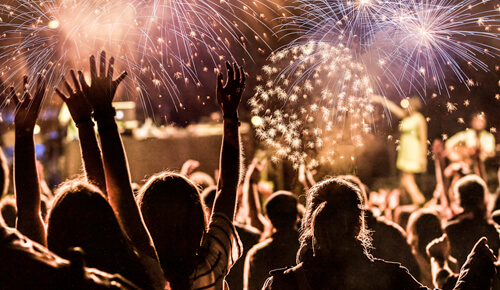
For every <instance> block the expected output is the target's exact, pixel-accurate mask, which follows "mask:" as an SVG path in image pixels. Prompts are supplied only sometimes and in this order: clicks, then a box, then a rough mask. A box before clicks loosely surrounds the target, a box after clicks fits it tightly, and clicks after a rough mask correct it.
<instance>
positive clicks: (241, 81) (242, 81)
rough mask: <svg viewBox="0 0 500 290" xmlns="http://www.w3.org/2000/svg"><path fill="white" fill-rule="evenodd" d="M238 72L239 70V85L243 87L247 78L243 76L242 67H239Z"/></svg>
mask: <svg viewBox="0 0 500 290" xmlns="http://www.w3.org/2000/svg"><path fill="white" fill-rule="evenodd" d="M240 70H241V79H240V85H241V86H245V82H246V80H247V78H246V76H245V70H244V69H243V66H240Z"/></svg>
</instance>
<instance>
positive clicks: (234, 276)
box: [225, 222, 262, 290]
mask: <svg viewBox="0 0 500 290" xmlns="http://www.w3.org/2000/svg"><path fill="white" fill-rule="evenodd" d="M233 224H234V227H235V228H236V232H238V236H239V237H240V240H241V244H242V246H243V252H242V253H241V258H240V259H238V261H237V262H236V263H235V264H234V265H233V267H232V268H231V271H230V272H229V274H227V276H226V278H225V280H226V282H227V284H228V286H229V289H234V290H237V289H243V271H244V267H245V259H244V257H246V255H247V254H248V251H249V250H250V249H251V248H252V247H253V246H255V245H256V244H257V243H258V242H259V239H260V236H261V234H262V233H261V232H260V231H259V230H257V229H256V228H254V227H251V226H248V225H239V224H237V223H235V222H233Z"/></svg>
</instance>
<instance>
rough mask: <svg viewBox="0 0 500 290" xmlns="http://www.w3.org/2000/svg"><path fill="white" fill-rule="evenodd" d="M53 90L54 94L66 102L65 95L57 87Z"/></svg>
mask: <svg viewBox="0 0 500 290" xmlns="http://www.w3.org/2000/svg"><path fill="white" fill-rule="evenodd" d="M54 90H55V91H56V94H57V95H58V96H59V97H60V98H61V99H62V100H63V101H64V102H66V100H67V99H68V98H67V97H66V95H65V94H63V92H61V90H60V89H59V88H54Z"/></svg>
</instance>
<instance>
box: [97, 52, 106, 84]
mask: <svg viewBox="0 0 500 290" xmlns="http://www.w3.org/2000/svg"><path fill="white" fill-rule="evenodd" d="M99 76H100V77H101V78H103V77H105V76H106V52H105V51H104V50H103V51H102V52H101V61H100V65H99Z"/></svg>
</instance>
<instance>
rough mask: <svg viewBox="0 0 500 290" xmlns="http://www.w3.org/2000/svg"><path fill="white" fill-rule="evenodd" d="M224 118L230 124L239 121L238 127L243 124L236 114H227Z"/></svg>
mask: <svg viewBox="0 0 500 290" xmlns="http://www.w3.org/2000/svg"><path fill="white" fill-rule="evenodd" d="M223 120H224V122H225V123H228V124H231V123H237V124H238V127H240V126H241V122H240V120H239V119H238V116H236V115H234V116H227V115H225V116H224V117H223Z"/></svg>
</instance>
